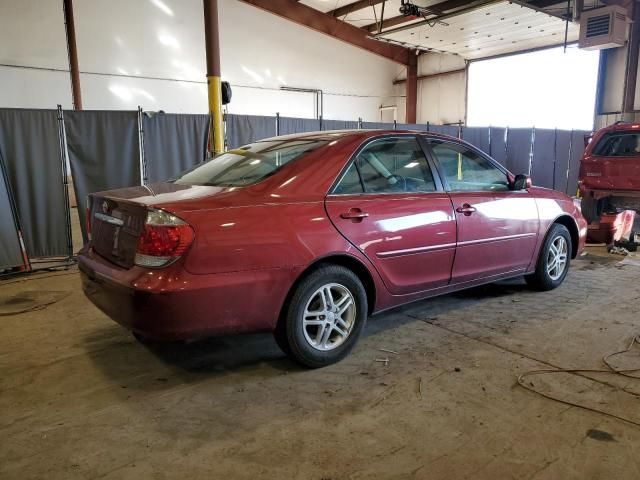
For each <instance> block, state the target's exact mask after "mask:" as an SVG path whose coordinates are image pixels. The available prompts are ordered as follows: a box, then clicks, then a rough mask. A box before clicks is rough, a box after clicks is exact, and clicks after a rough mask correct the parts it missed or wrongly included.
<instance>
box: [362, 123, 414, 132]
mask: <svg viewBox="0 0 640 480" xmlns="http://www.w3.org/2000/svg"><path fill="white" fill-rule="evenodd" d="M355 123H356V128H358V122H355ZM362 129H363V130H393V123H382V122H362ZM397 129H398V130H406V128H405V126H404V125H402V124H400V123H399V124H398V125H397Z"/></svg>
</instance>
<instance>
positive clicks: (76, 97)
mask: <svg viewBox="0 0 640 480" xmlns="http://www.w3.org/2000/svg"><path fill="white" fill-rule="evenodd" d="M62 8H63V10H64V26H65V32H66V35H67V53H68V55H69V73H70V75H71V98H72V100H73V109H74V110H82V91H81V89H80V69H79V67H78V48H77V46H76V26H75V22H74V20H73V0H63V1H62Z"/></svg>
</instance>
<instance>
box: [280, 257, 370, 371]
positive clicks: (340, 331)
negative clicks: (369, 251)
mask: <svg viewBox="0 0 640 480" xmlns="http://www.w3.org/2000/svg"><path fill="white" fill-rule="evenodd" d="M366 321H367V295H366V292H365V290H364V286H363V285H362V282H361V281H360V279H359V278H358V277H357V275H355V274H354V273H353V272H352V271H351V270H349V269H347V268H345V267H341V266H338V265H328V266H325V267H321V268H319V269H318V270H315V271H313V272H312V273H310V274H309V275H308V276H307V277H306V278H305V279H303V280H302V281H301V282H300V284H299V285H298V286H297V287H296V289H295V291H294V292H293V295H292V297H291V300H290V302H289V304H288V306H287V307H286V310H285V312H284V315H283V317H282V318H281V320H280V322H279V324H278V327H277V328H276V332H275V337H276V341H277V342H278V345H280V347H281V348H282V350H283V351H284V352H285V353H286V354H287V355H289V357H291V358H292V359H293V360H295V361H296V362H298V363H300V364H301V365H304V366H306V367H310V368H318V367H324V366H326V365H330V364H332V363H335V362H338V361H340V360H341V359H343V358H344V357H345V356H347V355H348V354H349V352H350V351H351V349H352V348H353V347H354V345H355V344H356V342H357V341H358V338H359V337H360V334H361V333H362V330H363V328H364V325H365V323H366Z"/></svg>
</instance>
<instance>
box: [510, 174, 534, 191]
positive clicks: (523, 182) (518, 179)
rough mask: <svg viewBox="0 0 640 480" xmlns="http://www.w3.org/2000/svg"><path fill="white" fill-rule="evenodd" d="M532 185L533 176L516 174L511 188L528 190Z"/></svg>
mask: <svg viewBox="0 0 640 480" xmlns="http://www.w3.org/2000/svg"><path fill="white" fill-rule="evenodd" d="M530 186H531V178H529V176H528V175H516V176H515V178H514V179H513V183H512V184H511V190H526V189H527V188H529V187H530Z"/></svg>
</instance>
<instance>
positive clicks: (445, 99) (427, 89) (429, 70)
mask: <svg viewBox="0 0 640 480" xmlns="http://www.w3.org/2000/svg"><path fill="white" fill-rule="evenodd" d="M463 68H465V60H464V59H463V58H462V57H459V56H457V55H449V54H444V53H426V54H422V55H420V57H419V58H418V76H419V77H420V76H424V75H436V74H441V73H445V72H451V71H454V70H460V69H463ZM403 78H405V77H404V75H403ZM466 81H467V78H466V73H465V72H459V73H453V74H447V75H439V76H437V77H433V78H423V79H419V80H418V105H417V109H416V117H417V118H416V120H417V122H418V123H427V122H429V123H433V124H437V125H442V124H445V123H457V122H460V121H462V122H464V121H465V118H466ZM402 87H403V90H402V91H400V92H398V94H399V95H404V84H403V85H402ZM403 111H404V109H403Z"/></svg>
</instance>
